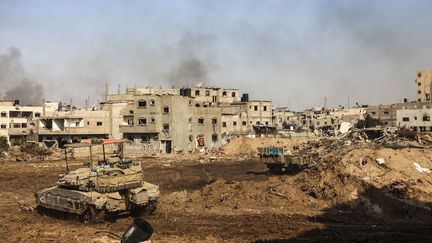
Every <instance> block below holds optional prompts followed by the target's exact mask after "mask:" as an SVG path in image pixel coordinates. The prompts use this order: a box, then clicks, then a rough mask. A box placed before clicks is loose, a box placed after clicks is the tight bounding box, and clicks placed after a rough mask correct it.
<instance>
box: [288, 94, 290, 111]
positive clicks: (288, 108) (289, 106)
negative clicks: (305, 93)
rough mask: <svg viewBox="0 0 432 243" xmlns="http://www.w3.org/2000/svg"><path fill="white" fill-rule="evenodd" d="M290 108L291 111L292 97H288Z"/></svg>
mask: <svg viewBox="0 0 432 243" xmlns="http://www.w3.org/2000/svg"><path fill="white" fill-rule="evenodd" d="M288 110H289V111H291V97H288Z"/></svg>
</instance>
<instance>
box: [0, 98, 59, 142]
mask: <svg viewBox="0 0 432 243" xmlns="http://www.w3.org/2000/svg"><path fill="white" fill-rule="evenodd" d="M46 110H48V111H52V110H54V109H53V108H52V107H51V106H49V105H48V106H47V107H43V106H20V105H19V101H18V100H15V101H7V100H3V101H0V136H4V137H6V138H7V139H8V141H9V142H10V143H11V145H17V144H21V143H22V142H24V141H26V140H27V136H28V135H30V133H33V131H34V128H35V119H37V118H39V117H41V116H42V115H43V113H44V112H45V111H46ZM31 131H32V132H31Z"/></svg>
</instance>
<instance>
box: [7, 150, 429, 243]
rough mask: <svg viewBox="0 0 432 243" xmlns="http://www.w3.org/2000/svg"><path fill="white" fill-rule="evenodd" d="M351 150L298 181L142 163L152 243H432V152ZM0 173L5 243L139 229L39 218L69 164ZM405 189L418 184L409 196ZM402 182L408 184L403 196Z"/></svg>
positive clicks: (213, 164) (160, 161)
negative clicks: (38, 205) (151, 205)
mask: <svg viewBox="0 0 432 243" xmlns="http://www.w3.org/2000/svg"><path fill="white" fill-rule="evenodd" d="M348 150H349V152H348V153H346V154H344V155H343V156H342V158H341V159H340V160H339V162H338V163H337V164H335V165H330V166H327V167H325V168H321V169H320V168H318V169H310V170H307V171H304V172H302V173H300V174H298V175H295V176H287V175H284V176H274V175H269V174H267V173H266V168H265V166H264V165H263V164H261V163H259V161H258V160H257V158H255V157H244V156H238V155H237V156H232V155H218V156H215V155H207V156H203V155H196V156H187V157H178V156H177V157H176V156H171V157H169V156H168V157H148V158H142V159H141V161H142V165H143V168H144V177H145V180H147V181H149V182H151V183H154V184H158V185H159V186H160V189H161V198H160V203H159V208H158V209H157V210H156V211H155V212H154V213H153V214H151V215H146V216H145V218H146V219H147V220H148V221H149V222H150V224H151V225H152V226H153V228H154V235H153V237H152V241H153V242H220V241H232V242H251V241H257V242H265V241H281V242H282V241H284V242H285V241H289V242H317V241H320V242H323V241H327V242H352V241H356V242H407V241H409V242H430V239H432V226H431V222H432V213H431V210H430V203H431V202H432V200H431V196H430V194H429V192H430V188H431V186H432V184H430V182H429V181H430V178H429V177H430V174H428V173H420V172H418V171H417V170H415V167H413V165H412V162H413V161H414V160H415V161H417V162H418V163H420V164H421V165H422V166H425V167H428V168H432V162H431V161H430V160H429V158H430V157H431V156H432V151H430V149H426V150H425V149H402V150H391V149H384V148H377V149H376V148H358V149H352V150H351V149H348ZM368 156H369V157H370V158H369V157H368ZM364 157H368V158H369V160H368V162H367V163H366V164H364V165H361V164H360V163H359V159H360V158H364ZM375 157H383V158H385V160H386V162H387V164H386V166H385V167H383V166H380V165H377V164H376V163H375V162H374V159H375ZM81 163H82V161H73V162H72V163H71V166H72V167H78V166H79V165H80V164H81ZM0 166H1V168H2V169H1V171H2V173H1V174H0V195H1V197H0V205H1V207H0V216H1V222H0V235H1V237H0V239H1V241H2V242H92V241H94V240H95V239H98V238H100V237H103V236H106V235H107V233H106V232H111V233H115V234H118V235H121V234H122V233H123V231H124V230H125V229H126V228H127V227H128V226H129V225H130V223H131V222H132V218H131V217H129V216H122V217H119V218H117V219H116V221H115V222H104V223H98V224H83V223H81V222H80V221H78V220H76V219H74V218H73V217H67V218H64V217H62V218H59V217H52V216H49V215H39V214H38V213H36V212H35V211H34V210H32V209H33V207H34V206H35V205H34V196H33V194H34V192H35V191H37V190H39V189H41V188H45V187H48V186H52V185H54V184H55V182H56V178H57V175H58V174H59V173H61V172H63V171H64V163H63V162H61V161H49V160H44V161H43V162H38V161H27V162H16V161H7V160H3V161H1V162H0ZM408 180H415V181H417V183H414V184H413V185H410V186H409V187H403V185H405V184H403V183H404V182H406V181H408ZM396 181H402V182H401V183H402V184H401V185H402V187H401V185H399V184H398V187H397V188H396V189H397V190H396V189H395V186H394V183H395V182H396ZM418 181H420V182H418ZM431 181H432V180H431ZM401 188H402V189H401ZM401 190H402V194H399V192H400V191H401Z"/></svg>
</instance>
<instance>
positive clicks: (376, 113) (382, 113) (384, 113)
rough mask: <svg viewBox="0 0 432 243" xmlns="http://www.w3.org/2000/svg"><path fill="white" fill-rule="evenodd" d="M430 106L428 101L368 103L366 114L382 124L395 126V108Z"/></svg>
mask: <svg viewBox="0 0 432 243" xmlns="http://www.w3.org/2000/svg"><path fill="white" fill-rule="evenodd" d="M431 106H432V104H431V103H429V102H421V103H417V102H405V103H396V104H389V105H370V106H368V107H367V111H366V114H367V115H369V116H371V117H372V118H374V119H378V120H380V121H381V122H382V123H383V124H384V125H389V126H397V117H396V111H397V110H404V109H421V108H430V107H431Z"/></svg>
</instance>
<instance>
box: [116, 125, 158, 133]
mask: <svg viewBox="0 0 432 243" xmlns="http://www.w3.org/2000/svg"><path fill="white" fill-rule="evenodd" d="M161 131H162V129H161V128H158V127H156V125H155V124H147V125H143V126H140V125H120V132H122V133H159V132H161Z"/></svg>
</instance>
